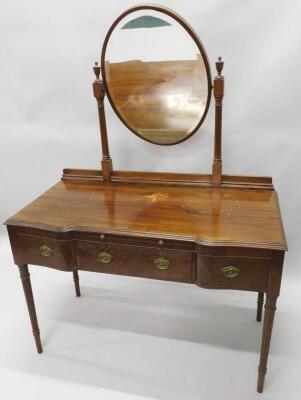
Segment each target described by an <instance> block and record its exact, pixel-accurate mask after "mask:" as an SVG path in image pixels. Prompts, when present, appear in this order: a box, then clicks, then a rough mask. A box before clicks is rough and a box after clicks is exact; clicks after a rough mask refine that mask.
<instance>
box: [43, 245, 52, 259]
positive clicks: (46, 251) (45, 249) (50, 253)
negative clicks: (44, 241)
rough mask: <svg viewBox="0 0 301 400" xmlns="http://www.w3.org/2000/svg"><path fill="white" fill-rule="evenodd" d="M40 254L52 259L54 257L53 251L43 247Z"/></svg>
mask: <svg viewBox="0 0 301 400" xmlns="http://www.w3.org/2000/svg"><path fill="white" fill-rule="evenodd" d="M40 254H41V256H43V257H51V256H52V255H53V250H52V249H51V248H50V247H48V246H46V245H43V246H41V247H40Z"/></svg>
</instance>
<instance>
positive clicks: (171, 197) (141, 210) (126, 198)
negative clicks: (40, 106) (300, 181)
mask: <svg viewBox="0 0 301 400" xmlns="http://www.w3.org/2000/svg"><path fill="white" fill-rule="evenodd" d="M171 221H172V223H171ZM7 224H8V225H21V226H22V225H23V226H24V225H26V226H32V227H37V228H38V227H41V228H43V227H45V228H51V229H53V230H62V231H65V230H72V229H75V230H76V229H78V230H93V229H96V230H100V231H104V232H105V231H108V232H111V231H115V232H118V231H119V232H132V233H133V232H137V233H140V234H148V233H149V234H154V235H158V236H160V237H161V236H168V235H172V236H173V235H179V236H182V237H184V236H186V237H187V238H188V239H190V240H195V241H197V242H199V243H204V244H206V243H209V244H210V243H211V244H220V245H238V244H239V245H242V246H249V247H252V246H254V247H262V248H272V249H279V250H285V249H286V243H285V238H284V235H283V229H282V223H281V218H280V214H279V206H278V200H277V194H276V192H274V191H269V190H240V189H215V188H197V187H186V188H185V190H183V188H181V187H176V186H175V187H166V186H163V185H156V184H144V185H143V184H140V185H136V184H121V183H120V184H118V183H116V184H105V183H88V184H85V183H71V182H58V183H57V184H56V185H55V186H54V187H53V188H51V189H50V190H49V191H47V192H46V193H45V194H44V195H42V196H41V197H39V198H38V199H37V200H35V201H34V202H33V203H31V204H30V205H29V206H27V207H26V208H24V209H23V210H22V211H20V212H19V213H17V214H16V215H15V216H14V217H12V218H11V219H10V220H9V221H8V222H7Z"/></svg>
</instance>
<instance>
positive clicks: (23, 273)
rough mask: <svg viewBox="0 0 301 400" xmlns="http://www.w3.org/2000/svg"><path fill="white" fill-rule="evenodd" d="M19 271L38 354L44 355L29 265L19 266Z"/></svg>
mask: <svg viewBox="0 0 301 400" xmlns="http://www.w3.org/2000/svg"><path fill="white" fill-rule="evenodd" d="M19 271H20V278H21V281H22V285H23V290H24V294H25V299H26V303H27V308H28V312H29V317H30V321H31V326H32V333H33V336H34V339H35V342H36V348H37V352H38V353H42V351H43V349H42V344H41V339H40V329H39V325H38V320H37V314H36V309H35V305H34V299H33V294H32V288H31V283H30V275H29V272H28V266H27V265H22V266H19Z"/></svg>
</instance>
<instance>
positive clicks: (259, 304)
mask: <svg viewBox="0 0 301 400" xmlns="http://www.w3.org/2000/svg"><path fill="white" fill-rule="evenodd" d="M263 299H264V293H261V292H259V293H258V297H257V315H256V320H257V321H259V322H260V321H261V316H262V306H263Z"/></svg>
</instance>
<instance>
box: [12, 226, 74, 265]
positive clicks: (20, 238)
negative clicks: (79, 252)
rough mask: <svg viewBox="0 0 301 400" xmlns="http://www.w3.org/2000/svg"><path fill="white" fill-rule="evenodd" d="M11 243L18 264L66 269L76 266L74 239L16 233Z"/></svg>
mask: <svg viewBox="0 0 301 400" xmlns="http://www.w3.org/2000/svg"><path fill="white" fill-rule="evenodd" d="M11 245H12V251H13V255H14V261H15V263H16V264H17V265H23V264H33V265H42V266H43V265H44V266H47V267H51V268H56V269H60V270H64V271H69V270H72V268H73V267H74V260H73V250H72V240H57V239H52V238H48V237H45V236H35V235H27V234H20V233H15V234H14V235H12V236H11Z"/></svg>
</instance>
